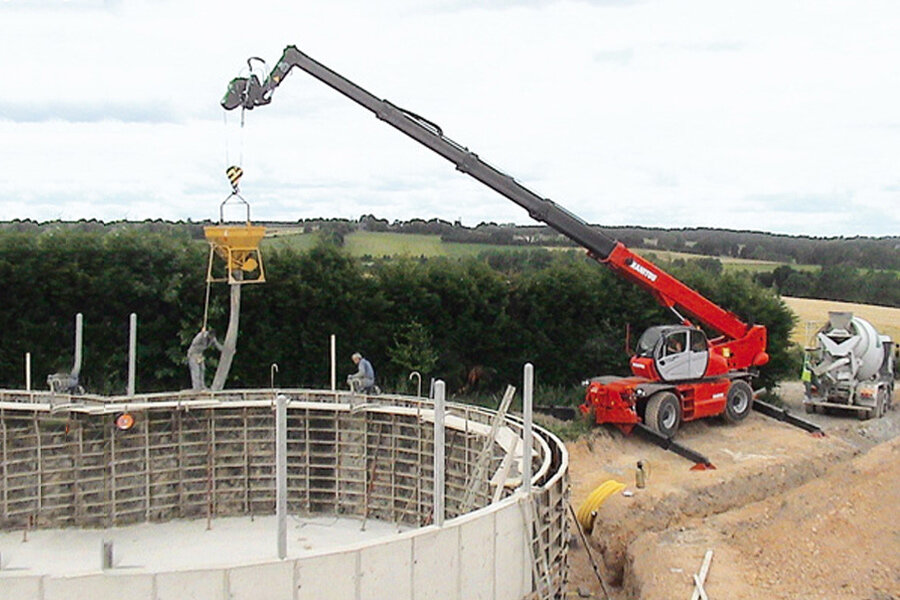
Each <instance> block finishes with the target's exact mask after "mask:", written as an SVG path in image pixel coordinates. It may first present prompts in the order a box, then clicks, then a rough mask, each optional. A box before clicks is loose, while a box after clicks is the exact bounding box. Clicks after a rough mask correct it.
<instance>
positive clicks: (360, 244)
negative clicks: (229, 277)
mask: <svg viewBox="0 0 900 600" xmlns="http://www.w3.org/2000/svg"><path fill="white" fill-rule="evenodd" d="M317 239H318V234H317V233H299V234H298V233H287V234H284V233H282V232H281V231H280V230H278V231H276V232H275V235H269V236H268V237H266V238H265V239H264V240H263V242H262V247H263V250H265V249H266V248H284V247H290V248H294V249H296V250H298V251H302V250H306V249H308V248H311V247H312V246H314V245H315V243H316V240H317ZM344 249H346V250H347V252H349V253H350V255H351V256H357V257H360V256H372V257H375V258H381V257H384V256H413V257H416V256H425V257H432V256H451V257H462V256H476V255H477V254H479V253H481V252H486V251H489V250H496V251H499V252H518V251H521V250H526V249H528V248H527V247H525V246H503V245H495V244H458V243H456V242H444V241H442V240H441V236H439V235H426V234H414V233H390V232H375V231H360V232H356V233H351V234H350V235H347V236H346V237H344ZM568 249H574V248H563V250H568Z"/></svg>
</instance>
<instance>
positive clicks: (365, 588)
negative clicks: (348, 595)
mask: <svg viewBox="0 0 900 600" xmlns="http://www.w3.org/2000/svg"><path fill="white" fill-rule="evenodd" d="M412 546H413V543H412V539H410V538H406V539H400V540H396V541H393V542H382V543H379V544H376V545H373V546H370V547H368V548H363V549H362V550H360V551H359V596H358V598H359V600H406V599H409V600H412V598H413V586H412Z"/></svg>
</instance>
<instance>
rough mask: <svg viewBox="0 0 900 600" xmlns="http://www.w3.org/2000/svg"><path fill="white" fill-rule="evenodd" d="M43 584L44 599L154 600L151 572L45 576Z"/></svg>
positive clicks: (0, 596)
mask: <svg viewBox="0 0 900 600" xmlns="http://www.w3.org/2000/svg"><path fill="white" fill-rule="evenodd" d="M43 583H44V589H43V595H42V596H38V597H39V598H42V600H98V599H100V598H102V599H103V600H155V598H154V597H153V575H152V574H150V573H147V574H133V575H119V574H115V575H113V574H107V573H98V574H96V575H82V576H80V577H57V578H51V577H45V578H44V582H43ZM2 597H3V595H2V594H0V598H2ZM182 598H186V596H182Z"/></svg>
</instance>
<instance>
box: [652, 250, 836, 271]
mask: <svg viewBox="0 0 900 600" xmlns="http://www.w3.org/2000/svg"><path fill="white" fill-rule="evenodd" d="M637 253H638V254H640V255H642V256H646V255H648V254H653V255H655V256H656V257H657V259H658V260H659V261H672V260H675V259H676V258H681V259H684V260H696V259H698V258H706V257H704V256H701V255H698V254H689V253H687V252H673V251H671V250H653V249H651V248H641V249H640V250H637ZM716 258H718V259H719V261H720V262H721V263H722V267H723V268H724V269H725V271H751V272H753V273H761V272H764V271H774V270H775V269H776V268H777V267H780V266H782V265H784V264H786V263H780V262H775V261H772V260H756V259H750V258H734V257H731V256H717V257H716ZM789 266H790V267H791V268H793V269H795V270H797V271H812V270H814V269H818V268H819V267H818V266H816V265H789Z"/></svg>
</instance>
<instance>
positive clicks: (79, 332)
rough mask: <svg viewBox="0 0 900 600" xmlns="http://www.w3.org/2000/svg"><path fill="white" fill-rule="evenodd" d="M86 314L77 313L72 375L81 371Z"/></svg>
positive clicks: (76, 374)
mask: <svg viewBox="0 0 900 600" xmlns="http://www.w3.org/2000/svg"><path fill="white" fill-rule="evenodd" d="M83 331H84V316H82V314H81V313H78V314H77V315H75V365H74V366H73V367H72V375H74V376H76V377H77V376H78V375H79V374H80V373H81V356H82V354H81V345H82V341H83V339H84V334H83Z"/></svg>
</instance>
